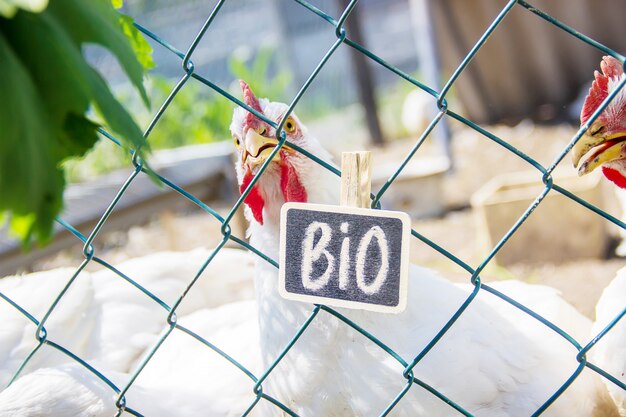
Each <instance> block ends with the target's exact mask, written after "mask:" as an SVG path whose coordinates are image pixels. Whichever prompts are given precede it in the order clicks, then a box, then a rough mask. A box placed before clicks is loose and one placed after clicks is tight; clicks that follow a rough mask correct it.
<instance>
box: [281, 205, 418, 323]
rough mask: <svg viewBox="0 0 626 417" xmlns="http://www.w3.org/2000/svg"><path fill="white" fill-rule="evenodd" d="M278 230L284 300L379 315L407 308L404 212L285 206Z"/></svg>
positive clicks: (406, 224) (406, 222) (406, 221)
mask: <svg viewBox="0 0 626 417" xmlns="http://www.w3.org/2000/svg"><path fill="white" fill-rule="evenodd" d="M280 230H281V232H280V273H279V292H280V294H281V296H283V297H284V298H287V299H290V300H298V301H305V302H310V303H317V304H326V305H332V306H336V307H346V308H357V309H363V310H372V311H378V312H384V313H399V312H401V311H403V310H404V308H405V307H406V294H407V280H408V267H409V261H408V257H409V235H410V232H411V227H410V219H409V216H408V215H407V214H406V213H401V212H395V211H384V210H371V209H361V208H353V207H344V206H327V205H318V204H302V203H287V204H285V205H284V206H283V208H282V211H281V229H280Z"/></svg>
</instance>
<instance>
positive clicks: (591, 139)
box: [572, 132, 605, 175]
mask: <svg viewBox="0 0 626 417" xmlns="http://www.w3.org/2000/svg"><path fill="white" fill-rule="evenodd" d="M604 141H605V139H604V138H601V137H597V136H593V135H589V134H588V133H587V132H585V134H584V135H583V136H582V137H581V138H580V139H579V140H578V142H576V144H575V145H574V147H573V148H572V163H573V164H574V168H577V167H578V164H579V163H580V160H581V159H582V157H583V156H585V155H586V154H587V152H589V151H590V150H591V149H593V148H595V147H596V146H598V145H601V144H602V143H603V142H604ZM581 168H582V166H581ZM590 172H591V171H590ZM579 175H583V174H581V173H580V171H579Z"/></svg>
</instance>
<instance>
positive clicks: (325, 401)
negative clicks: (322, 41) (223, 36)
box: [0, 83, 614, 417]
mask: <svg viewBox="0 0 626 417" xmlns="http://www.w3.org/2000/svg"><path fill="white" fill-rule="evenodd" d="M242 88H243V91H244V101H245V102H246V104H248V105H249V106H251V107H252V108H254V109H255V110H257V111H258V112H260V113H262V114H264V115H265V116H266V117H268V118H269V119H271V120H273V121H275V122H277V123H279V122H281V121H282V118H283V117H284V113H285V111H286V109H287V106H286V105H284V104H282V103H271V102H269V101H268V100H265V99H261V100H259V99H257V98H256V97H255V96H254V94H253V93H252V91H251V90H250V88H249V87H248V86H247V85H246V84H245V83H242ZM284 129H285V132H286V133H287V136H288V139H289V141H290V142H292V143H294V144H295V145H298V146H299V147H301V148H303V149H305V150H307V151H309V152H311V153H313V154H314V155H316V156H317V157H319V158H321V159H322V160H326V161H330V159H331V158H330V156H329V154H328V153H327V152H326V151H325V150H324V149H323V148H322V147H321V146H320V145H319V143H318V142H317V141H316V140H315V139H314V138H312V137H311V136H309V135H308V133H307V131H306V128H305V127H304V126H303V125H302V124H301V123H300V121H299V120H298V118H297V117H296V116H295V115H290V116H289V118H288V119H287V120H285V123H284ZM231 131H232V133H233V138H234V141H235V144H236V147H237V149H238V160H237V164H236V169H237V174H238V179H239V182H240V187H241V190H242V191H244V190H246V188H247V187H248V186H249V185H250V183H251V181H252V180H253V179H254V178H255V176H256V175H258V173H259V168H260V166H261V165H262V164H263V163H264V162H265V161H266V160H267V157H268V155H269V154H270V153H271V152H272V151H273V150H274V148H275V146H276V145H277V141H276V140H275V139H274V137H275V130H274V128H273V127H272V126H270V125H268V124H267V123H265V122H263V121H262V120H260V119H258V118H257V117H255V116H253V115H252V114H250V113H248V112H247V111H245V110H243V109H240V108H238V109H236V110H235V112H234V115H233V121H232V124H231ZM338 190H339V183H338V180H337V178H336V177H335V176H334V175H333V174H331V173H329V172H328V171H327V170H325V169H323V168H321V167H320V166H319V165H318V164H317V163H315V162H313V161H312V160H310V159H309V158H307V157H305V156H304V155H302V154H300V153H298V152H296V151H295V150H294V149H293V148H292V147H289V146H284V147H283V148H282V149H280V150H279V151H278V152H277V154H276V156H275V158H274V159H273V160H272V161H270V162H269V164H268V166H267V169H266V170H265V172H264V173H263V174H262V175H261V176H260V178H258V181H257V182H256V183H255V184H254V186H253V187H252V188H251V190H250V192H249V194H248V195H247V197H246V199H245V201H244V202H245V204H246V206H247V207H246V215H247V217H248V218H249V220H250V223H251V225H250V234H251V243H252V244H253V245H254V246H255V247H257V248H258V249H260V250H261V251H262V252H263V253H265V254H266V255H268V256H269V257H271V258H273V259H278V243H279V242H278V231H279V230H278V227H279V211H280V208H281V206H282V205H283V203H284V202H286V201H296V202H315V203H327V204H334V203H336V202H337V201H338ZM120 269H121V270H124V268H123V267H120ZM277 272H278V270H277V269H276V268H275V267H274V266H273V265H271V264H270V263H268V262H266V261H265V260H262V259H260V258H259V259H257V266H256V269H255V286H256V299H257V302H256V303H255V302H254V301H248V302H242V303H235V304H230V305H226V306H223V307H220V308H217V309H202V308H200V309H198V310H196V311H195V312H191V310H192V308H190V310H189V312H190V314H189V315H187V316H183V315H182V314H180V316H179V319H178V321H177V323H178V324H179V325H181V326H183V327H184V328H186V329H190V330H192V331H193V332H194V333H196V334H200V335H201V336H203V337H204V338H205V339H206V340H208V341H209V342H211V343H214V344H215V345H216V346H217V347H218V348H220V349H222V350H223V351H224V352H225V353H226V354H229V355H230V356H231V357H233V358H235V359H236V360H238V361H239V363H241V364H242V366H243V367H245V368H246V369H248V370H250V371H251V372H252V373H253V374H254V376H256V377H260V376H261V375H263V374H264V373H265V372H266V371H269V372H268V373H267V378H266V379H264V380H263V381H262V383H261V384H260V389H261V390H262V393H263V396H268V397H270V398H273V399H275V400H276V401H278V402H280V404H282V405H283V406H284V407H288V408H289V409H290V410H292V411H293V412H295V413H297V415H299V416H302V417H312V416H314V417H360V416H369V415H380V414H381V413H382V412H383V411H384V410H385V409H386V408H387V407H389V406H390V405H391V404H392V402H393V401H394V399H395V398H396V397H398V396H399V394H400V393H401V392H402V391H403V390H404V389H405V388H407V384H408V382H407V379H405V377H404V376H403V372H404V370H405V366H404V365H402V364H401V363H400V361H398V360H396V359H394V357H392V356H391V355H389V354H388V353H387V352H385V351H384V350H382V349H381V348H380V347H379V346H378V345H376V344H375V343H372V342H371V341H369V340H368V339H367V338H365V337H364V336H363V335H362V334H361V333H359V332H357V331H356V330H355V329H353V328H352V327H350V326H348V325H347V324H345V323H344V322H343V321H341V320H340V319H338V318H337V317H335V316H333V315H332V314H330V313H329V312H327V311H325V310H318V308H316V307H315V306H312V305H310V304H305V303H299V302H293V301H287V300H284V299H282V298H281V297H280V296H279V294H278V289H277V275H278V273H277ZM201 282H202V279H201V280H200V281H199V282H198V283H197V285H196V286H194V287H193V288H192V290H191V291H190V292H189V295H190V296H192V295H193V294H194V292H195V291H200V285H199V284H201ZM493 287H494V288H496V289H497V290H499V291H502V292H504V293H506V294H508V295H509V296H510V297H512V298H514V299H517V300H518V301H519V302H521V303H522V304H524V305H526V306H527V307H529V308H531V309H533V310H535V311H537V312H538V313H539V314H541V315H543V316H544V317H546V318H547V319H548V320H550V321H551V322H553V323H555V324H557V325H559V326H560V327H562V328H564V329H565V330H566V331H567V332H568V333H569V334H570V335H571V336H572V337H574V338H576V339H577V340H579V341H580V342H584V338H585V337H586V336H587V335H588V334H589V331H590V328H591V323H590V321H589V320H587V319H586V318H584V317H583V316H581V315H580V314H579V313H577V312H576V311H575V310H574V309H573V307H571V306H570V305H568V304H567V303H566V302H565V301H563V300H562V299H561V298H560V296H559V294H558V293H557V292H556V291H555V290H553V289H550V288H547V287H541V286H533V285H528V284H524V283H520V282H516V281H509V282H503V283H498V284H494V285H493ZM473 289H474V287H472V286H470V285H458V286H457V285H453V284H451V283H449V282H448V281H446V280H443V279H441V278H439V277H437V276H436V274H435V273H433V272H432V271H429V270H426V269H424V268H419V267H417V266H413V267H412V268H411V275H410V283H409V300H410V301H409V305H408V307H407V310H406V311H405V312H404V313H402V314H400V315H384V314H379V313H371V312H363V311H354V310H343V309H337V310H336V311H338V312H339V313H340V314H343V315H344V316H346V317H347V318H349V319H350V320H353V321H354V322H355V323H357V324H358V325H359V326H361V327H362V328H363V329H364V330H366V331H367V332H369V333H371V334H372V335H373V336H375V337H377V338H378V339H380V340H381V341H382V342H383V343H384V344H385V345H386V346H388V347H389V348H390V349H392V350H393V351H394V352H396V354H397V355H399V357H400V358H402V360H403V361H406V362H408V363H410V362H411V361H413V359H414V358H415V357H416V356H417V355H418V354H420V353H421V352H422V351H423V350H424V349H425V348H426V346H427V345H428V344H429V342H430V341H431V340H432V339H433V338H434V337H435V336H436V335H437V334H438V333H439V332H440V330H441V329H442V328H443V327H444V326H445V325H446V323H447V322H448V321H449V320H450V318H451V317H452V316H453V315H454V314H455V313H456V312H457V310H458V308H459V307H460V306H461V305H462V304H463V303H464V302H465V301H466V300H467V299H468V297H469V296H470V293H471V291H472V290H473ZM178 294H180V293H176V296H177V295H178ZM142 296H143V295H142ZM164 297H165V296H164ZM201 299H202V297H200V299H199V300H198V304H195V303H193V304H194V305H196V306H198V307H200V306H201ZM168 302H170V301H168ZM181 308H182V305H181ZM257 309H258V313H257V314H255V311H256V310H257ZM111 311H112V312H114V310H111ZM181 311H182V310H181ZM111 314H112V315H114V313H111ZM158 317H159V319H161V320H163V318H164V315H163V314H162V312H161V313H160V314H159V315H158ZM257 318H258V322H257ZM309 319H312V320H311V321H310V323H309V324H308V326H307V327H306V329H305V330H304V331H303V333H302V334H301V336H300V337H299V338H297V340H295V343H294V344H293V346H291V348H290V349H289V350H288V351H287V352H286V354H285V356H284V357H282V359H281V360H279V361H278V362H277V363H276V364H275V366H274V362H275V361H276V360H277V359H278V358H280V357H281V354H282V353H283V351H284V350H285V348H286V347H288V346H289V345H290V342H291V341H292V339H293V338H294V336H295V335H296V333H297V332H298V331H299V330H300V328H301V326H302V325H303V324H305V323H308V321H307V320H309ZM107 320H108V319H107ZM111 320H113V319H111ZM113 321H115V320H113ZM161 324H164V323H163V322H161ZM150 335H151V336H149V337H148V339H149V343H148V347H150V346H152V343H154V341H155V340H156V339H157V337H158V336H156V335H155V334H154V333H150ZM138 345H142V343H141V342H139V343H138ZM259 353H260V354H259ZM577 353H578V351H577V349H575V347H574V346H572V345H571V344H570V343H569V342H568V341H566V340H564V339H563V338H562V337H560V336H558V335H557V334H556V333H554V332H553V331H552V330H550V329H548V328H547V327H545V326H542V325H541V324H540V323H539V322H537V321H536V320H535V319H533V318H531V317H529V316H528V315H527V314H525V313H523V312H521V311H520V310H518V309H516V308H515V307H513V306H511V305H509V304H508V303H506V302H504V301H502V300H500V299H499V298H497V297H495V296H493V295H491V294H488V293H487V292H486V291H480V292H479V294H478V296H477V297H476V298H475V299H474V300H473V301H472V302H471V303H470V304H469V306H468V307H467V309H466V310H465V311H464V312H463V314H462V315H461V316H460V318H459V319H458V320H457V321H456V322H455V323H454V324H453V325H452V327H451V328H450V329H449V330H448V331H447V332H446V333H445V335H443V337H442V338H441V340H440V341H439V342H438V343H437V344H435V345H434V347H432V349H430V350H429V351H428V352H426V354H425V355H424V357H423V358H422V359H421V360H420V361H419V362H418V363H417V364H416V366H415V367H414V368H413V371H412V372H413V374H414V376H415V378H416V381H419V383H413V384H412V385H411V386H410V388H409V389H408V391H407V392H406V394H405V395H403V396H402V398H400V399H399V402H398V403H397V404H396V405H395V406H394V407H393V408H392V410H391V411H390V414H389V415H393V416H411V417H415V416H417V417H419V416H429V417H437V416H452V415H458V411H456V410H455V409H453V408H452V407H451V406H450V405H448V404H447V403H445V402H444V401H442V400H441V399H439V398H437V397H436V396H435V395H433V394H432V393H431V392H429V391H428V390H427V389H424V388H423V386H420V384H422V383H423V384H428V386H430V387H433V388H434V389H436V390H437V391H439V392H440V393H441V394H442V395H444V396H445V397H447V398H449V399H450V400H451V401H454V403H456V404H458V406H459V407H462V408H463V409H464V410H466V411H467V412H468V413H471V414H472V415H476V416H511V417H512V416H515V417H521V416H530V415H533V413H535V412H536V411H537V409H538V408H539V407H541V406H542V405H543V404H544V403H545V402H546V401H548V400H549V398H550V397H551V396H552V395H553V394H554V393H555V392H556V391H557V390H558V389H559V388H560V387H561V386H562V385H563V384H564V383H565V382H566V381H567V380H568V378H569V377H570V376H571V375H573V374H574V373H575V372H576V370H577V368H578V367H579V363H578V362H577V361H576V355H577ZM128 356H129V357H130V356H132V355H128ZM261 356H262V357H261ZM105 357H106V355H105ZM134 358H135V361H134V362H133V363H132V364H131V365H130V367H129V369H133V368H135V367H136V366H137V364H138V363H141V361H142V359H141V358H139V359H138V358H137V357H136V356H135V357H134ZM76 366H77V365H71V366H69V367H68V366H65V365H63V366H61V367H56V368H53V369H41V370H39V371H35V372H33V373H31V374H29V375H26V376H24V377H23V378H21V379H20V380H18V381H16V382H15V383H14V384H13V385H12V386H11V387H10V388H9V389H7V390H5V391H4V392H2V393H0V416H1V417H15V416H18V415H19V416H21V417H35V416H38V417H42V416H45V417H60V416H64V417H66V416H73V417H84V416H87V415H89V416H92V415H93V416H96V417H101V416H102V417H104V416H105V415H107V414H105V413H107V412H110V411H111V410H113V411H115V410H117V408H115V407H114V404H112V403H113V402H114V398H115V396H114V395H112V393H111V390H110V388H107V389H105V390H102V389H101V388H98V386H99V385H96V386H94V385H93V383H92V382H88V381H86V380H85V379H83V378H82V377H76V376H75V374H76V373H77V372H78V373H79V374H80V375H83V374H84V372H85V371H84V370H82V369H80V368H77V367H76ZM77 369H78V370H77ZM107 375H108V373H107ZM48 376H50V377H51V378H50V380H54V378H57V380H65V381H68V383H71V384H77V386H76V391H72V390H67V391H65V393H66V394H65V395H63V396H61V398H58V401H57V400H55V398H57V397H55V395H54V393H50V392H47V393H46V391H44V390H42V389H41V387H42V385H43V386H44V387H46V386H47V387H49V385H46V384H47V382H45V381H47V379H48V378H47V377H48ZM29 377H31V378H29ZM111 379H112V380H114V381H115V383H116V384H120V386H123V384H124V383H125V382H126V381H127V380H128V375H126V374H116V373H115V372H111ZM118 380H119V381H120V382H117V381H118ZM42 381H44V382H43V383H42ZM98 384H100V383H98ZM37 387H39V388H37ZM253 387H254V377H252V376H250V375H246V373H245V372H244V371H242V370H240V369H237V368H236V367H235V366H233V365H232V364H231V363H230V362H229V361H227V360H225V359H224V358H223V357H222V356H220V355H218V354H216V353H215V352H213V351H212V350H211V349H208V348H207V346H206V345H205V344H204V343H203V342H201V341H200V340H199V339H197V338H195V337H192V336H190V335H189V334H186V333H185V332H183V331H180V330H179V329H174V330H173V331H172V333H171V334H170V335H169V336H168V338H167V339H166V340H165V342H164V343H163V344H162V345H161V346H160V347H159V349H158V350H157V352H156V354H155V355H154V356H153V357H152V358H151V359H150V361H149V362H148V364H147V366H146V367H145V369H143V371H142V372H141V373H140V374H139V377H138V378H137V380H136V381H135V383H134V384H133V385H132V387H131V389H130V391H129V392H128V405H129V407H132V408H133V409H136V410H138V411H140V412H142V413H144V414H145V415H147V416H150V417H153V416H161V415H168V416H176V417H187V416H189V417H191V416H194V417H195V416H200V415H210V416H219V417H222V416H236V415H243V414H244V412H245V411H246V410H247V409H248V407H250V406H253V405H254V407H253V408H252V411H251V413H252V414H250V415H259V416H263V417H268V416H282V415H286V413H285V412H284V411H283V410H281V409H280V408H279V407H278V406H275V405H274V404H272V403H271V402H270V401H265V400H261V401H260V402H259V403H258V404H255V398H256V396H255V394H254V392H253ZM70 392H82V393H83V394H81V395H80V398H77V399H76V400H75V401H74V400H73V401H71V403H72V407H74V408H72V409H71V411H66V410H61V411H59V409H55V408H54V407H55V405H56V404H60V403H61V402H62V401H61V400H62V399H65V398H66V397H67V394H69V393H70ZM166 393H167V394H166ZM605 393H606V391H605V389H604V386H603V385H602V384H601V383H600V381H599V378H598V377H597V375H596V374H595V373H593V372H591V371H589V370H583V372H582V373H581V374H580V375H578V377H577V378H576V379H575V381H574V382H573V384H572V385H571V386H569V387H568V388H567V390H566V391H565V392H564V393H563V394H562V395H561V396H559V397H558V398H557V399H556V401H554V403H552V404H551V405H550V406H549V407H548V408H547V410H545V412H544V413H543V414H542V415H546V416H565V415H576V416H583V417H584V416H594V415H604V416H611V415H612V414H611V412H612V411H611V408H610V407H612V404H608V403H607V402H606V398H605ZM35 394H38V395H41V397H38V396H37V395H35ZM33 398H41V401H42V402H43V401H46V402H45V404H47V405H48V408H46V412H47V414H46V413H43V414H37V413H41V409H39V411H35V412H31V414H27V413H25V410H30V409H35V410H36V409H37V407H36V406H33V407H31V408H27V407H26V405H27V404H32V403H33ZM79 399H80V401H79ZM35 402H36V401H35ZM3 404H4V405H7V404H11V405H13V406H15V405H16V404H17V406H16V407H14V408H13V409H12V410H13V411H11V412H12V413H13V414H11V413H8V414H6V413H5V414H2V411H3V408H2V406H3ZM20 404H22V406H20ZM93 404H102V405H101V406H99V408H97V412H93V413H92V414H89V411H87V410H91V409H90V408H88V407H91V405H93ZM20 407H21V408H20ZM107 407H108V408H107ZM111 407H113V408H111ZM604 407H607V408H604ZM146 410H147V411H146ZM605 410H609V411H605ZM613 411H614V410H613ZM98 413H100V414H98ZM594 413H595V414H594Z"/></svg>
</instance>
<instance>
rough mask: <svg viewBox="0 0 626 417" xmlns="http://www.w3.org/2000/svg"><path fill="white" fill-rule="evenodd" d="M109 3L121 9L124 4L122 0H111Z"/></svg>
mask: <svg viewBox="0 0 626 417" xmlns="http://www.w3.org/2000/svg"><path fill="white" fill-rule="evenodd" d="M111 4H112V5H113V7H114V8H115V9H121V8H122V6H123V5H124V0H111Z"/></svg>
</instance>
